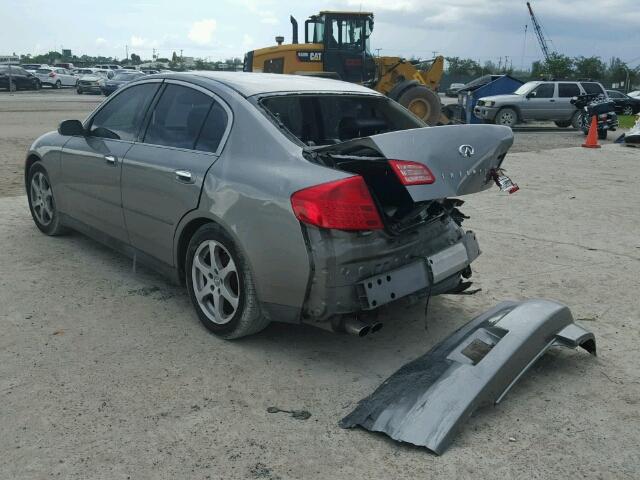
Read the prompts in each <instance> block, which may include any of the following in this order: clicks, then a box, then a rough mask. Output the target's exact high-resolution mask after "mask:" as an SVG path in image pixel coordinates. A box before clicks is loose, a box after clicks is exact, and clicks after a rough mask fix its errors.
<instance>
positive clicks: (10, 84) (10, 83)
mask: <svg viewBox="0 0 640 480" xmlns="http://www.w3.org/2000/svg"><path fill="white" fill-rule="evenodd" d="M7 90H8V91H9V92H15V91H16V90H18V87H17V86H16V84H15V82H9V87H8V88H7Z"/></svg>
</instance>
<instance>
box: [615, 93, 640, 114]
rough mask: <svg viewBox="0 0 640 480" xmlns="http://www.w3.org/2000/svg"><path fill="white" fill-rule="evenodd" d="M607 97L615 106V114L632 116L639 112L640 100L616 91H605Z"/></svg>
mask: <svg viewBox="0 0 640 480" xmlns="http://www.w3.org/2000/svg"><path fill="white" fill-rule="evenodd" d="M607 95H608V96H609V98H610V99H611V100H613V103H614V104H615V106H616V113H619V114H622V115H633V114H634V113H638V112H640V98H633V97H631V96H630V95H625V94H624V93H622V92H618V91H617V90H607Z"/></svg>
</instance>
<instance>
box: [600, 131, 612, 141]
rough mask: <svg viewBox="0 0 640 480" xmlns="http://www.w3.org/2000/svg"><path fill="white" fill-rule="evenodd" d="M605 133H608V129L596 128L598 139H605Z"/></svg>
mask: <svg viewBox="0 0 640 480" xmlns="http://www.w3.org/2000/svg"><path fill="white" fill-rule="evenodd" d="M607 133H609V130H598V139H599V140H606V139H607Z"/></svg>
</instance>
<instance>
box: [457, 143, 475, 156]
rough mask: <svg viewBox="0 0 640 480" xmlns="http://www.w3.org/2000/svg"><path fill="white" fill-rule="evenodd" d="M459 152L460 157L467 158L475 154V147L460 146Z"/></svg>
mask: <svg viewBox="0 0 640 480" xmlns="http://www.w3.org/2000/svg"><path fill="white" fill-rule="evenodd" d="M458 152H460V155H462V156H463V157H467V158H469V157H470V156H472V155H473V153H474V151H473V147H472V146H471V145H460V146H459V147H458Z"/></svg>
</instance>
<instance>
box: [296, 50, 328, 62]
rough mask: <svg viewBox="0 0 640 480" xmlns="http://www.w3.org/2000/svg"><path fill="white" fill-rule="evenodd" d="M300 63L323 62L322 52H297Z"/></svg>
mask: <svg viewBox="0 0 640 480" xmlns="http://www.w3.org/2000/svg"><path fill="white" fill-rule="evenodd" d="M296 56H297V57H298V61H300V62H322V52H296Z"/></svg>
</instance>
